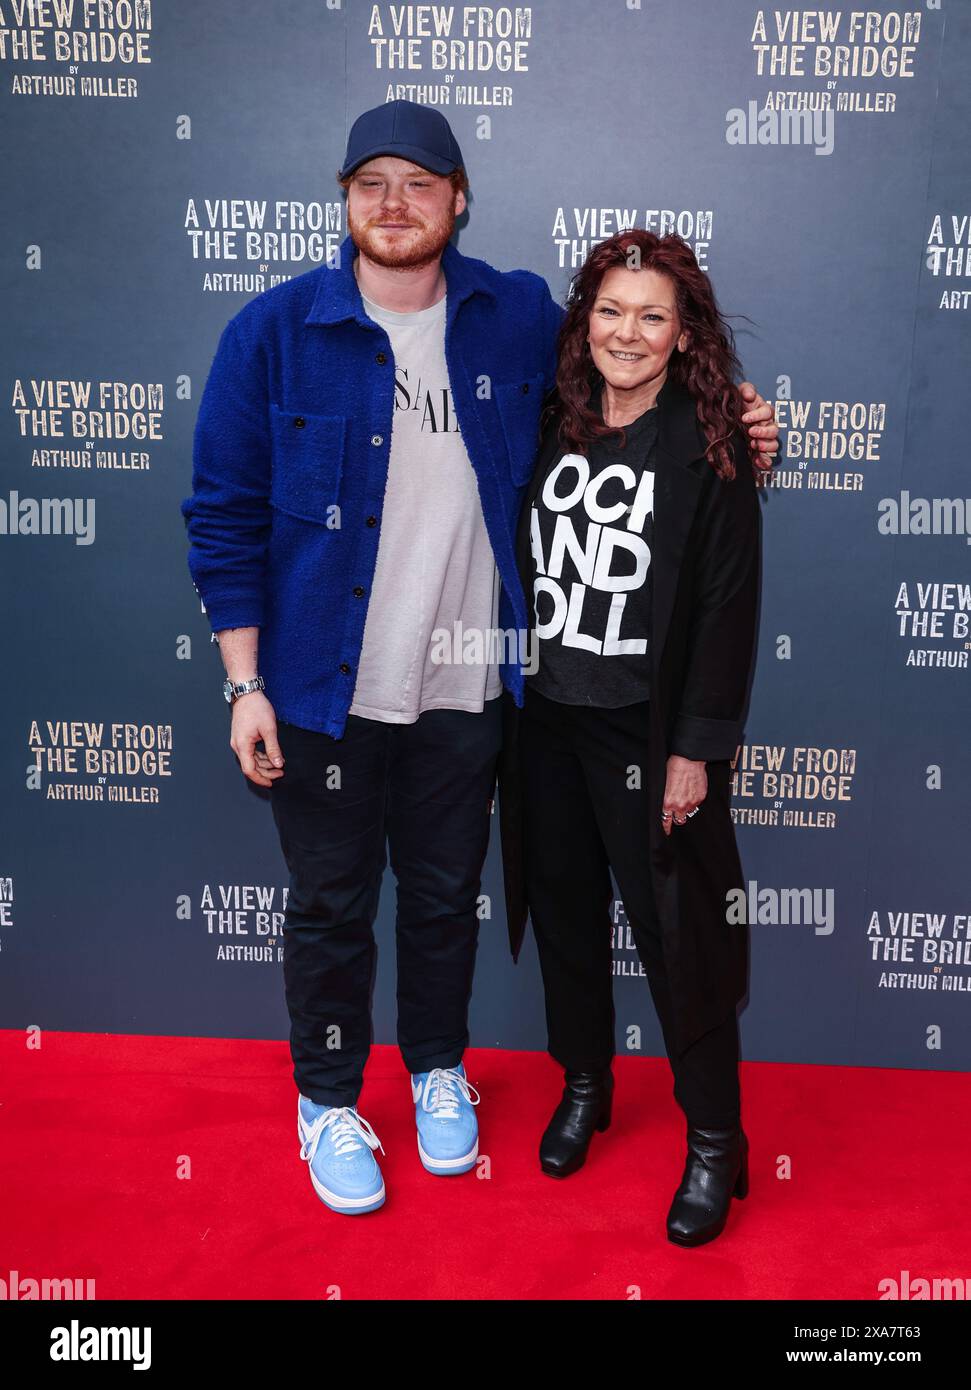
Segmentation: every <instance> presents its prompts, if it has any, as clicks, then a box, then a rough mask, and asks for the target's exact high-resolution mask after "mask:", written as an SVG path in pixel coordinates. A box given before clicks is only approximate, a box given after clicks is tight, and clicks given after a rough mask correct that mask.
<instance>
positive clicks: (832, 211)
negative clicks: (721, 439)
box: [0, 0, 971, 1069]
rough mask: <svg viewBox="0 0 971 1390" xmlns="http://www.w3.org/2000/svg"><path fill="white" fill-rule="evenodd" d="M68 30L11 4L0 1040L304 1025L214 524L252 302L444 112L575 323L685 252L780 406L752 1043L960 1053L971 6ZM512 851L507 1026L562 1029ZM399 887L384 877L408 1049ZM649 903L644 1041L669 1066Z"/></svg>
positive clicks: (389, 965)
mask: <svg viewBox="0 0 971 1390" xmlns="http://www.w3.org/2000/svg"><path fill="white" fill-rule="evenodd" d="M33 18H34V19H35V20H37V21H38V25H37V27H36V28H35V27H31V15H30V14H29V13H23V14H20V15H19V14H18V11H17V9H16V8H14V7H13V6H11V5H5V6H3V7H2V17H0V66H2V71H3V75H4V84H3V85H4V91H3V98H2V100H3V105H4V110H3V134H2V140H3V158H4V168H5V170H6V183H7V187H8V190H9V193H10V196H8V198H7V199H6V200H5V204H4V208H3V212H2V222H0V226H2V237H3V254H2V262H3V276H4V303H5V315H4V317H5V321H6V324H7V330H8V331H7V332H6V333H5V335H4V342H3V349H2V351H3V363H2V368H3V382H4V386H5V391H6V396H7V400H8V407H7V409H6V411H5V414H4V417H3V421H2V429H3V487H2V490H0V567H2V571H0V572H2V580H3V593H4V596H5V603H4V627H5V639H6V640H5V644H4V650H5V654H6V660H5V662H4V665H3V675H4V679H3V681H2V700H3V715H4V717H3V721H2V725H0V759H2V775H3V786H4V794H3V822H2V840H0V1025H2V1026H6V1027H17V1028H20V1027H26V1026H28V1025H31V1024H36V1025H38V1026H40V1027H42V1028H44V1027H46V1028H52V1029H82V1030H89V1031H100V1032H105V1033H112V1032H136V1033H166V1034H202V1035H214V1036H220V1035H225V1036H239V1037H271V1038H280V1037H285V1036H286V1032H287V1019H286V1011H285V1007H284V1002H283V985H282V972H281V967H280V959H281V948H282V937H281V934H280V933H281V924H282V913H283V906H284V892H285V885H286V870H285V865H284V862H283V857H282V853H281V852H280V849H279V845H278V842H277V840H276V835H275V830H274V826H273V823H272V818H271V815H270V809H269V805H268V803H267V800H266V795H265V793H261V792H259V791H258V790H257V789H255V788H253V787H252V786H251V785H250V784H248V783H247V782H246V781H245V779H244V778H243V777H242V774H241V773H240V771H239V769H238V767H237V764H236V762H235V759H234V757H233V754H232V752H231V750H230V748H229V744H228V740H229V713H228V708H227V706H226V705H225V703H224V701H223V698H222V694H221V690H220V685H221V681H222V666H221V662H220V660H219V654H218V649H217V648H216V647H215V645H214V644H213V643H212V641H211V637H210V631H209V624H208V621H207V619H206V615H205V613H204V612H203V611H202V610H201V608H200V605H199V602H198V599H197V597H196V595H195V593H194V590H193V587H192V584H191V580H190V578H189V574H188V569H187V566H186V540H185V535H184V528H183V523H182V520H181V516H180V514H179V502H180V500H181V498H182V497H184V496H185V495H186V494H187V493H188V492H189V490H190V480H191V441H192V430H193V424H194V420H195V414H196V410H197V407H198V402H199V398H200V395H201V391H202V388H203V385H204V383H205V379H206V375H207V372H208V369H209V365H210V362H211V360H212V355H213V352H214V350H215V345H216V342H217V339H218V337H219V333H220V331H221V329H222V327H223V325H224V323H225V322H226V320H227V319H228V318H229V317H230V316H231V315H233V314H234V313H235V312H236V311H237V310H238V309H239V308H240V306H241V305H242V304H243V303H244V302H245V301H246V300H247V299H248V298H250V297H252V296H253V295H254V294H257V293H259V292H260V291H261V290H262V289H265V288H268V287H269V286H270V285H271V284H272V283H274V282H275V281H276V279H278V278H279V277H287V276H294V275H300V274H303V273H305V272H307V271H310V270H312V269H313V268H314V267H315V266H316V265H318V264H319V263H320V261H321V260H322V259H324V258H325V257H327V256H328V255H329V254H330V253H331V252H332V251H333V250H334V248H335V247H336V245H337V244H338V243H339V242H340V240H341V239H342V237H343V236H344V234H345V219H344V203H343V196H342V194H341V190H340V188H339V186H338V185H337V183H336V179H335V171H336V170H337V168H338V167H339V164H340V162H341V158H342V155H343V151H344V145H345V140H346V134H347V130H348V127H349V125H350V123H351V121H352V120H353V119H354V117H355V116H356V115H357V114H358V113H359V112H360V111H362V110H364V109H365V108H367V107H369V106H373V105H375V104H377V103H378V102H380V101H383V100H388V99H392V98H394V97H409V98H411V99H412V100H418V101H424V102H428V103H431V104H434V105H436V106H438V107H439V108H440V109H442V110H443V111H444V112H445V113H446V115H447V116H448V118H449V120H450V121H451V122H452V124H453V128H454V129H455V132H456V135H457V138H458V140H459V143H460V145H461V147H462V149H463V152H464V154H465V157H466V160H467V165H468V172H469V177H470V180H471V200H470V206H469V210H468V212H467V213H466V214H465V215H463V217H462V218H461V220H460V223H459V230H458V234H457V237H458V245H459V246H460V248H461V249H462V250H463V251H465V252H466V253H469V254H472V255H476V256H481V257H483V258H485V259H486V260H489V261H490V262H492V263H493V264H495V265H497V266H499V267H500V268H502V269H511V268H514V267H517V266H526V267H529V268H530V269H532V270H535V271H538V272H540V273H541V274H543V275H544V276H545V277H546V278H547V280H548V282H549V284H550V286H551V288H552V290H553V293H554V294H555V295H556V296H557V297H558V298H559V299H561V300H562V298H563V296H564V294H565V291H566V288H567V284H568V281H569V276H570V274H571V272H572V270H574V269H575V268H576V267H577V265H579V263H580V261H582V259H583V257H584V255H585V254H586V252H587V250H589V248H590V246H591V245H592V244H593V242H595V241H596V240H598V239H600V238H602V237H605V236H609V235H610V234H612V233H613V232H614V231H616V230H617V229H618V227H620V226H622V225H636V226H646V227H649V228H651V229H653V230H658V231H666V230H672V229H673V230H676V231H678V232H680V233H681V234H682V235H684V236H685V237H686V238H687V239H688V240H689V241H690V242H691V243H692V245H694V246H695V248H696V250H697V253H698V255H699V257H700V258H702V259H703V263H704V264H705V265H706V267H707V268H708V269H709V270H710V272H711V275H712V278H713V281H714V284H715V288H716V291H717V293H718V296H719V299H720V302H721V305H722V307H723V309H724V310H725V311H726V312H727V313H728V314H730V315H734V316H736V317H735V318H733V320H732V321H733V323H734V325H735V327H736V331H737V335H738V346H739V350H740V355H741V357H742V360H743V363H744V367H745V372H746V375H747V376H748V377H749V378H750V379H751V380H753V381H755V382H756V383H757V385H758V386H759V388H760V389H761V391H762V393H763V394H764V395H765V396H766V397H768V398H774V399H775V400H776V401H777V413H778V418H779V421H780V424H781V425H782V426H783V432H782V450H781V455H780V460H779V463H778V465H777V467H776V469H775V471H774V474H773V477H772V480H771V485H770V486H769V487H768V488H767V490H766V497H765V512H764V536H765V580H764V592H763V601H762V615H761V631H760V641H759V657H758V667H757V672H756V678H755V684H754V694H753V699H752V705H751V712H750V715H749V719H748V722H747V728H746V740H745V746H744V748H743V750H742V752H741V755H740V758H739V761H738V767H737V780H736V788H735V798H734V806H735V812H736V815H737V818H738V838H739V845H740V849H741V853H742V861H743V866H744V868H745V873H746V878H747V880H748V881H749V884H750V894H751V901H752V903H753V905H754V906H755V907H756V909H757V910H758V912H759V914H760V915H761V916H763V917H765V918H766V919H774V920H764V921H757V922H756V923H755V924H754V925H753V928H752V938H753V941H752V945H753V950H752V956H753V961H752V976H751V989H750V999H749V1003H748V1006H747V1008H746V1010H745V1012H744V1014H743V1020H742V1036H743V1049H744V1055H745V1056H746V1057H747V1058H750V1059H768V1060H775V1061H801V1062H837V1063H848V1064H851V1063H860V1064H867V1065H878V1066H879V1065H887V1066H906V1067H931V1068H948V1069H955V1068H957V1069H964V1068H966V1067H967V1066H968V1064H969V1057H971V1023H969V1011H971V893H969V889H968V875H967V868H966V864H967V857H968V850H967V843H968V830H969V825H971V815H969V790H968V789H969V786H971V753H969V739H968V734H967V725H968V691H969V671H968V657H969V652H971V632H969V620H971V566H969V558H971V551H969V549H968V546H969V543H971V497H968V496H967V495H966V494H968V493H971V488H969V487H968V484H967V478H968V460H967V446H966V444H963V443H962V442H961V441H962V439H963V438H964V434H965V432H966V430H965V414H966V405H967V380H968V369H969V366H971V353H969V346H971V331H969V323H971V318H969V304H971V204H969V200H968V189H969V187H971V180H969V174H971V157H969V152H968V150H969V141H968V129H969V117H971V109H969V107H971V96H969V84H968V81H967V71H968V64H969V61H971V17H969V13H968V6H967V5H966V4H959V3H956V2H955V0H941V3H939V4H938V3H933V0H927V3H922V4H914V5H913V7H912V8H910V9H905V8H903V7H901V6H897V5H893V4H887V3H885V2H884V0H877V3H871V4H870V5H869V7H868V8H867V9H865V10H859V11H853V10H846V9H843V10H821V11H815V10H814V11H804V10H778V11H777V10H774V9H773V10H769V9H764V10H763V9H760V8H759V7H758V6H756V5H753V4H750V3H747V0H745V2H743V0H694V3H690V4H686V3H684V0H643V3H641V4H637V3H632V0H597V3H593V4H590V3H581V2H580V0H538V2H537V3H534V4H532V5H526V6H517V7H507V6H502V5H491V4H482V5H424V4H399V5H395V4H387V3H379V4H367V3H363V0H349V2H348V3H344V4H340V3H336V2H335V3H323V0H287V3H278V4H274V5H269V6H267V5H262V4H257V3H254V0H237V3H234V4H232V5H230V4H228V3H215V4H208V5H194V4H189V3H187V0H172V3H169V4H166V5H165V6H158V5H156V6H152V5H150V4H147V3H145V4H135V5H130V4H128V3H127V2H126V0H118V2H117V3H113V4H111V5H110V6H107V7H105V8H104V9H102V10H101V11H99V12H98V13H94V12H93V7H92V12H88V11H86V10H85V9H84V8H83V7H82V6H80V5H77V4H75V5H73V6H71V5H69V4H68V5H67V6H66V7H65V11H64V12H63V13H61V14H55V13H54V12H53V10H52V9H48V10H47V11H44V12H43V13H35V14H34V16H33ZM810 493H813V494H814V495H813V496H810ZM496 840H497V837H496V836H494V837H493V845H492V848H491V851H490V858H489V863H488V866H487V873H486V882H485V884H484V888H483V891H484V893H485V894H486V895H487V896H488V898H489V899H490V901H491V912H490V915H488V916H485V917H484V919H483V922H482V934H481V944H480V953H479V964H478V971H477V978H476V989H475V996H474V1006H473V1015H472V1020H473V1042H474V1043H476V1044H479V1045H495V1046H506V1047H524V1048H542V1047H543V1046H544V1043H545V1032H544V1027H543V1013H542V1003H541V992H540V981H539V974H538V969H537V966H536V959H535V952H534V949H533V946H532V943H531V942H530V943H529V945H528V946H527V948H526V950H525V952H524V955H523V958H522V959H521V962H520V964H519V965H518V966H516V967H514V966H513V965H512V964H511V961H510V959H509V956H508V950H507V946H506V928H505V922H504V919H503V913H502V892H501V878H500V874H499V863H498V855H497V848H498V846H497V843H496ZM962 845H963V846H965V848H964V849H962ZM800 890H801V891H802V894H803V896H802V898H801V902H802V904H803V909H804V910H803V911H802V912H801V913H799V914H797V920H795V921H788V922H787V921H779V920H777V919H778V917H779V916H780V915H783V916H785V904H786V902H787V901H789V898H788V897H787V894H790V893H798V892H799V891H800ZM807 905H809V906H810V907H811V909H812V911H811V912H810V913H809V914H807V912H806V911H805V908H806V906H807ZM393 909H394V889H393V882H392V881H391V880H390V879H389V881H388V882H387V883H386V885H385V891H384V893H383V895H382V902H381V909H380V915H379V920H378V924H377V931H378V936H379V942H380V947H379V952H380V965H379V974H378V980H377V984H376V994H375V1036H376V1039H377V1040H378V1041H392V1040H393V1037H394V958H393V957H394V947H393ZM776 909H778V910H776ZM615 912H616V920H617V925H616V942H615V945H616V950H615V959H616V971H617V979H616V995H617V1014H618V1042H619V1046H620V1047H621V1048H627V1047H628V1045H629V1044H630V1043H631V1042H633V1043H635V1044H637V1043H638V1042H639V1045H640V1049H641V1051H643V1052H644V1053H645V1054H660V1053H661V1052H662V1048H661V1046H660V1033H659V1030H658V1027H657V1024H656V1021H655V1019H654V1015H653V1010H652V1007H651V1003H650V998H649V993H648V990H647V984H646V980H645V979H644V978H643V977H642V976H641V975H640V967H639V965H638V962H637V956H636V952H635V951H634V950H633V947H632V943H631V942H630V940H629V938H628V936H627V931H626V923H625V920H624V916H623V908H622V905H621V904H617V905H616V909H615ZM632 1028H634V1030H635V1031H633V1032H631V1031H630V1030H631V1029H632ZM637 1029H640V1036H639V1038H638V1034H637V1032H636V1030H637Z"/></svg>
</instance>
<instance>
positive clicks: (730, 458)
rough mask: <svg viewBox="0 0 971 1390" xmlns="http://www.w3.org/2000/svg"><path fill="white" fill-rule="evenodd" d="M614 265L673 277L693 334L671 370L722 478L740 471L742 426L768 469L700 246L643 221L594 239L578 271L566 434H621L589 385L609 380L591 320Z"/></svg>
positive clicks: (565, 350) (566, 331) (560, 373)
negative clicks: (745, 421) (594, 401)
mask: <svg viewBox="0 0 971 1390" xmlns="http://www.w3.org/2000/svg"><path fill="white" fill-rule="evenodd" d="M614 266H624V267H626V268H629V269H637V270H654V271H656V272H657V273H658V274H659V275H666V276H667V277H668V278H669V279H670V280H671V281H672V282H673V285H674V294H675V304H676V305H677V310H678V317H679V318H680V320H681V327H682V330H686V331H687V334H688V342H687V346H686V349H685V351H684V352H680V351H679V350H678V349H677V348H675V350H674V352H673V353H672V354H671V357H670V359H669V361H668V377H669V378H670V379H671V380H673V381H676V382H678V383H679V384H680V385H682V386H684V387H685V388H686V390H688V391H689V392H690V393H691V395H692V396H694V398H695V401H696V402H697V406H698V420H699V422H700V424H701V428H702V432H703V434H704V435H705V437H706V439H707V440H708V447H707V449H706V451H705V452H706V454H707V457H708V462H709V463H710V464H711V466H712V467H713V468H714V470H715V472H716V473H718V474H719V476H721V477H724V478H733V477H734V476H735V463H734V451H733V448H732V436H733V435H734V433H735V432H736V430H742V431H743V433H744V437H745V441H746V445H747V447H748V453H749V458H750V460H751V463H752V467H753V469H754V471H755V472H756V473H757V474H758V473H761V472H764V471H765V467H766V465H764V464H763V463H762V462H761V459H760V456H759V452H758V447H757V446H756V445H755V444H753V443H752V441H751V439H750V438H749V436H748V434H747V432H745V431H744V426H743V425H742V413H743V411H744V410H745V408H746V407H745V404H744V402H743V400H742V397H741V395H740V393H739V390H738V387H737V386H736V385H735V378H736V377H737V376H740V375H741V366H740V364H739V361H738V358H737V356H736V355H735V339H734V335H733V333H732V330H731V328H730V326H729V325H728V323H727V322H726V321H725V319H724V317H723V316H722V314H721V312H720V310H719V308H718V305H717V303H716V301H715V294H714V290H713V289H712V286H711V281H710V279H709V278H708V276H707V275H706V274H705V272H704V271H703V270H702V269H701V267H700V266H699V264H698V262H697V260H696V259H695V255H694V252H693V251H692V249H691V247H690V246H689V245H688V243H687V242H686V241H684V240H683V239H682V238H681V237H679V236H675V235H674V234H673V233H672V234H671V235H669V236H663V237H659V236H655V235H654V233H653V232H644V231H640V230H637V229H632V230H629V231H624V232H618V233H617V234H616V236H612V237H610V238H609V239H608V240H607V241H602V242H600V244H599V245H597V246H595V247H594V248H593V250H592V251H591V252H590V254H589V256H588V257H587V259H586V260H585V261H584V263H583V265H582V266H581V267H580V269H579V270H578V271H577V273H576V274H575V275H574V277H573V279H572V281H571V283H570V290H569V294H568V297H567V304H566V315H565V317H564V319H563V323H562V325H561V327H560V333H559V340H558V344H557V357H558V366H557V372H556V386H557V394H558V397H559V401H558V411H559V415H560V422H559V431H558V433H559V440H560V442H561V443H562V444H563V445H564V446H566V447H567V448H570V449H575V450H577V451H579V452H582V451H583V447H584V446H585V445H587V444H589V443H591V442H592V441H593V440H594V439H596V438H599V437H601V436H603V435H606V434H620V436H621V440H622V441H623V431H622V430H621V429H619V427H617V426H610V425H605V424H604V423H603V421H602V420H601V419H600V417H599V416H598V415H597V413H596V412H595V411H593V410H591V409H590V407H589V404H588V402H589V399H590V394H591V391H593V390H594V389H595V388H596V387H597V386H598V385H599V384H600V383H601V382H602V380H603V377H602V376H601V374H600V372H599V371H598V370H597V368H596V367H595V366H594V364H593V359H592V357H591V355H590V345H589V343H588V342H587V332H588V324H589V319H590V314H591V311H592V309H593V305H594V302H595V301H596V298H597V295H598V294H599V292H600V282H601V281H602V280H603V277H604V275H606V273H607V271H608V270H611V269H612V268H613V267H614ZM769 466H771V459H770V460H769Z"/></svg>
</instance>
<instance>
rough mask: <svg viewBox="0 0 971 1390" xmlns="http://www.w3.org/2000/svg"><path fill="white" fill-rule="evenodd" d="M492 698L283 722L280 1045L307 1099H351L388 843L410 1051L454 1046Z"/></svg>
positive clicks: (444, 1054) (439, 1059) (492, 733)
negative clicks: (413, 710) (402, 718)
mask: <svg viewBox="0 0 971 1390" xmlns="http://www.w3.org/2000/svg"><path fill="white" fill-rule="evenodd" d="M501 703H502V702H501V700H490V701H488V702H487V703H486V706H485V709H484V710H483V711H482V713H481V714H473V713H468V712H466V711H464V710H430V711H428V712H426V713H425V714H422V715H421V716H420V717H419V719H418V720H417V722H416V723H414V724H383V723H379V722H377V721H375V720H370V719H361V718H358V717H357V716H356V715H351V716H350V717H349V718H348V721H347V726H346V729H345V731H344V737H343V738H341V739H334V738H331V737H330V736H329V735H328V734H322V733H318V732H315V731H313V730H309V729H301V728H298V727H297V726H296V725H294V724H287V723H283V722H278V725H277V733H278V737H279V740H280V747H281V749H282V750H283V755H284V758H285V760H286V761H285V769H286V770H285V772H284V775H283V776H282V777H278V778H277V779H276V780H275V781H274V782H273V786H272V789H271V791H270V802H271V806H272V810H273V818H274V820H275V822H276V826H277V830H278V832H279V836H280V846H281V848H282V850H283V854H284V857H285V859H286V861H287V867H288V868H289V870H290V885H289V894H288V900H287V908H286V913H285V917H284V947H283V973H284V982H285V986H286V998H287V1008H288V1011H289V1014H290V1052H291V1056H292V1058H293V1077H294V1080H295V1081H296V1083H297V1086H298V1087H299V1089H300V1091H301V1093H302V1094H303V1095H305V1096H307V1097H308V1098H309V1099H310V1100H312V1101H315V1102H316V1103H317V1104H318V1105H355V1104H356V1103H357V1099H358V1096H359V1094H360V1090H361V1084H362V1079H363V1072H364V1064H365V1062H366V1061H367V1056H368V1052H369V1050H370V1043H371V1011H370V998H371V987H372V980H373V974H374V965H375V958H376V948H375V941H374V932H373V929H372V927H373V922H374V918H375V914H376V912H377V907H378V896H379V893H380V889H381V880H382V877H383V873H384V868H385V865H386V863H387V855H386V847H387V849H388V850H389V851H390V856H391V866H392V869H393V871H394V875H395V878H396V880H397V920H396V943H397V956H398V993H397V1002H398V1043H399V1046H400V1048H401V1053H402V1057H403V1059H404V1063H405V1066H406V1067H407V1068H408V1070H409V1071H411V1072H419V1071H430V1070H431V1069H432V1068H433V1067H453V1066H457V1065H458V1063H459V1062H460V1061H461V1058H462V1053H463V1051H464V1049H465V1048H466V1046H467V1045H468V1004H469V996H470V994H471V989H472V974H473V968H474V963H475V954H476V945H477V938H478V925H479V918H478V915H477V908H478V897H479V888H480V878H481V873H482V865H483V861H484V859H485V854H486V849H487V847H488V841H489V824H490V808H491V800H492V795H493V788H494V784H495V776H496V761H497V758H498V754H499V748H500V743H501V737H502V719H501Z"/></svg>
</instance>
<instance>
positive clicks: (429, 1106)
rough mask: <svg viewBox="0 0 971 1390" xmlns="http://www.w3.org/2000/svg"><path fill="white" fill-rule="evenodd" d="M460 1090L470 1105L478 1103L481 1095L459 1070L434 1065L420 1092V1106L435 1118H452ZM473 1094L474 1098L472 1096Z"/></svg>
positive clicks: (457, 1107) (456, 1111) (457, 1109)
mask: <svg viewBox="0 0 971 1390" xmlns="http://www.w3.org/2000/svg"><path fill="white" fill-rule="evenodd" d="M456 1091H458V1092H460V1093H461V1094H462V1095H463V1096H464V1097H465V1099H466V1100H467V1101H468V1102H469V1104H470V1105H478V1103H479V1101H480V1100H481V1096H480V1095H479V1093H478V1091H477V1090H476V1089H475V1087H474V1086H473V1085H472V1084H471V1083H470V1082H469V1081H467V1080H466V1078H465V1077H464V1076H462V1075H461V1073H460V1072H457V1071H454V1070H453V1069H452V1068H451V1067H435V1068H434V1070H433V1071H430V1072H429V1073H428V1077H427V1079H426V1081H425V1086H424V1089H423V1091H422V1093H421V1108H422V1109H423V1110H427V1111H428V1112H429V1114H434V1115H435V1118H436V1119H448V1120H454V1119H456V1118H457V1117H458V1113H459V1096H458V1095H457V1094H456ZM473 1095H474V1096H475V1100H473V1099H472V1096H473Z"/></svg>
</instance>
